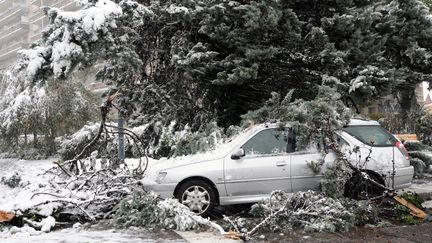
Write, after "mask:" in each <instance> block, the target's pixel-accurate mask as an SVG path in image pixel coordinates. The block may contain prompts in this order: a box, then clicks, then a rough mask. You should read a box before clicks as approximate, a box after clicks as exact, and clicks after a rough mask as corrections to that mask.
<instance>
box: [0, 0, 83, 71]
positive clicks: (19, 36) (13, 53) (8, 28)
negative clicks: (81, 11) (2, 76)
mask: <svg viewBox="0 0 432 243" xmlns="http://www.w3.org/2000/svg"><path fill="white" fill-rule="evenodd" d="M44 6H49V7H55V8H60V9H63V10H66V11H73V10H76V9H78V6H77V5H76V3H75V2H74V0H0V70H5V69H8V68H10V67H11V66H13V65H14V64H15V62H16V58H17V52H18V51H19V50H20V49H23V48H27V47H28V46H29V45H30V44H31V43H33V42H36V41H37V40H39V39H40V37H41V33H42V30H43V29H44V28H45V27H46V25H47V24H48V18H47V17H46V16H45V15H44V13H43V11H42V7H44Z"/></svg>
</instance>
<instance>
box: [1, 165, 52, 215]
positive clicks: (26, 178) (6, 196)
mask: <svg viewBox="0 0 432 243" xmlns="http://www.w3.org/2000/svg"><path fill="white" fill-rule="evenodd" d="M55 160H56V159H54V158H53V159H48V160H18V159H0V178H3V177H5V178H10V177H11V176H12V175H14V174H15V172H17V173H18V175H19V176H20V177H21V182H20V184H21V187H16V188H10V187H9V186H7V185H5V184H4V183H0V191H1V193H0V210H4V211H8V212H14V211H16V210H21V211H22V210H25V209H27V208H29V207H31V206H32V205H35V204H37V203H39V202H42V201H44V200H45V198H44V197H41V196H38V197H34V198H33V199H31V197H32V196H33V194H34V193H35V192H40V191H42V190H43V187H45V185H47V183H48V179H49V176H45V175H43V173H44V172H45V171H46V170H48V169H49V168H51V167H53V166H54V164H53V163H52V162H53V161H55ZM47 211H50V209H49V208H47Z"/></svg>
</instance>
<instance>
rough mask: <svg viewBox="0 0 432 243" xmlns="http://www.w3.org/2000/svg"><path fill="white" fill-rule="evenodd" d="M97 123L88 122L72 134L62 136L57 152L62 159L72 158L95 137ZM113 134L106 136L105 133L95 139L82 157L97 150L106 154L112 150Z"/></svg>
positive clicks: (97, 127)
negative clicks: (94, 142)
mask: <svg viewBox="0 0 432 243" xmlns="http://www.w3.org/2000/svg"><path fill="white" fill-rule="evenodd" d="M99 125H100V124H98V123H89V124H87V125H85V126H84V127H82V128H81V129H80V130H78V131H77V132H75V133H74V134H72V135H68V136H65V137H63V139H62V142H61V144H60V149H59V154H60V156H61V158H62V159H63V160H68V159H72V158H74V157H75V156H76V155H77V154H79V153H80V152H81V151H82V150H83V148H84V147H85V146H86V145H87V144H88V143H89V142H90V141H91V140H92V139H93V138H94V137H95V135H96V134H97V132H98V129H99ZM113 140H114V136H109V135H108V136H106V134H105V133H103V134H102V137H101V138H100V139H99V140H98V141H97V143H96V144H95V145H94V146H92V147H91V148H89V149H88V150H87V154H84V157H89V156H90V154H91V153H92V152H93V151H95V150H97V151H98V152H99V155H100V156H102V155H107V154H108V153H109V152H110V151H111V152H112V150H114V148H113V145H112V142H113Z"/></svg>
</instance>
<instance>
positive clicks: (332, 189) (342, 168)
mask: <svg viewBox="0 0 432 243" xmlns="http://www.w3.org/2000/svg"><path fill="white" fill-rule="evenodd" d="M351 174H352V171H351V169H350V168H349V167H348V166H347V164H346V163H343V162H342V161H341V160H339V159H336V160H335V161H334V162H333V163H332V164H330V165H328V166H327V167H326V168H325V170H324V176H323V178H322V179H321V181H320V183H321V191H322V192H323V193H324V194H325V195H327V196H329V197H332V198H341V197H343V196H344V193H345V184H346V182H347V181H348V179H349V178H350V176H351Z"/></svg>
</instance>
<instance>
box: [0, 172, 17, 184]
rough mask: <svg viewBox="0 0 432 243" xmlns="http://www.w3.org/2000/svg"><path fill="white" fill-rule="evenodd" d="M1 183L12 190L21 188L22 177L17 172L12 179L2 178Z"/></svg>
mask: <svg viewBox="0 0 432 243" xmlns="http://www.w3.org/2000/svg"><path fill="white" fill-rule="evenodd" d="M1 182H2V183H3V184H5V185H7V186H9V187H11V188H15V187H19V186H20V183H21V176H20V175H19V174H18V173H17V172H15V173H14V174H13V175H12V176H10V177H5V176H3V177H2V178H1Z"/></svg>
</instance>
